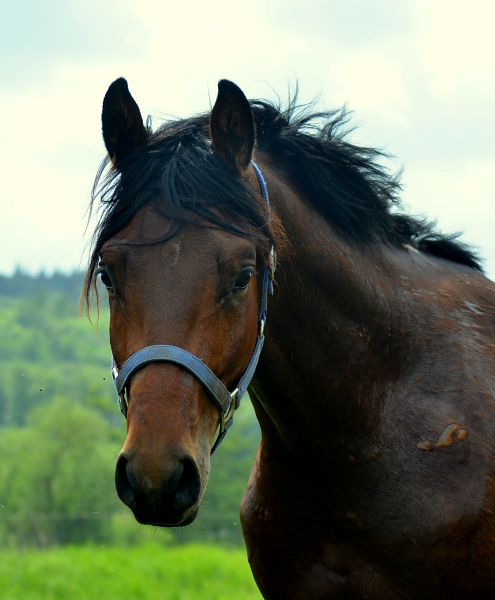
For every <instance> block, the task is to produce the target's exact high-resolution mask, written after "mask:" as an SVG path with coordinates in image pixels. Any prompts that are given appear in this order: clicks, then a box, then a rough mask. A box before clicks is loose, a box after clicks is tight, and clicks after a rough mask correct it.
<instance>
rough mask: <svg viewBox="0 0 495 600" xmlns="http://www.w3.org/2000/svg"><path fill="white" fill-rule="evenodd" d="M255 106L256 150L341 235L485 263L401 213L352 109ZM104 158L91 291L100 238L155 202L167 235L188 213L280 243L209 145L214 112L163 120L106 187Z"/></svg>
mask: <svg viewBox="0 0 495 600" xmlns="http://www.w3.org/2000/svg"><path fill="white" fill-rule="evenodd" d="M251 107H252V110H253V114H254V119H255V123H256V131H257V148H258V149H259V150H260V151H262V152H266V153H267V154H269V155H271V156H273V157H275V158H276V159H277V163H278V164H279V165H280V167H281V168H282V169H283V171H284V175H285V176H286V177H287V179H288V180H289V181H290V182H291V184H292V185H293V186H294V187H296V188H297V189H299V190H300V192H301V193H302V194H303V196H304V198H305V199H306V201H308V202H310V203H311V204H312V205H313V206H314V207H315V209H316V210H318V211H320V212H321V213H322V214H323V215H324V216H325V218H327V219H328V220H329V221H330V222H331V223H332V224H333V225H334V226H335V227H336V228H337V229H338V230H339V231H340V232H341V233H342V234H343V235H347V236H349V237H350V238H352V239H354V240H356V241H358V242H362V243H371V242H373V241H377V240H382V241H384V242H387V243H391V244H397V245H402V244H410V245H412V246H414V247H415V248H417V249H418V250H421V251H425V252H428V253H430V254H433V255H435V256H441V257H443V258H447V259H449V260H452V261H455V262H458V263H462V264H465V265H467V266H469V267H472V268H474V269H477V270H480V271H481V267H480V264H479V259H478V257H477V256H476V254H475V253H474V252H473V251H472V250H471V249H469V248H468V247H467V246H466V245H464V244H462V243H461V242H459V241H458V240H457V237H458V236H457V235H442V234H439V233H437V232H435V230H434V227H433V226H432V224H431V223H428V222H427V221H424V220H420V219H416V218H414V217H411V216H408V215H404V214H399V213H398V212H397V207H399V205H400V203H399V201H398V193H399V191H400V189H401V186H400V182H399V180H398V177H396V176H391V175H390V174H389V173H388V172H387V171H386V170H385V169H384V168H383V167H382V166H381V165H380V164H379V160H380V159H381V158H382V157H384V156H385V155H384V154H383V153H382V152H380V151H378V150H375V149H371V148H361V147H357V146H354V145H352V144H350V143H348V142H347V141H346V140H345V134H346V131H345V129H346V125H347V123H348V117H347V114H346V113H345V111H333V112H332V111H329V112H323V113H321V112H320V113H311V112H310V111H309V110H308V109H307V108H306V109H304V108H303V109H300V108H299V107H298V106H297V104H296V102H295V101H294V100H293V101H291V102H290V103H289V106H288V107H287V108H286V109H285V110H282V109H280V107H277V106H275V105H273V104H271V103H269V102H266V101H260V100H253V101H251ZM106 164H107V161H105V163H104V164H103V165H102V167H101V168H100V170H99V172H98V175H97V177H96V181H95V186H94V189H93V197H92V201H91V206H90V210H91V208H92V207H93V205H94V203H95V201H96V199H97V197H99V198H100V200H101V207H102V213H101V217H100V220H99V223H98V226H97V228H96V230H95V232H94V235H93V244H92V253H91V259H90V264H89V269H88V273H87V279H86V285H85V293H86V294H85V295H86V297H87V296H88V294H89V290H90V286H91V280H92V277H93V274H94V271H95V268H96V265H97V262H98V255H99V252H100V250H101V247H102V245H103V244H104V243H105V242H106V241H107V240H109V239H110V238H111V237H113V236H114V235H115V234H116V233H117V232H118V231H120V230H121V229H122V228H123V227H124V226H125V225H126V224H127V223H128V222H129V221H130V220H131V219H132V217H133V216H134V215H135V214H136V212H137V211H138V210H139V209H140V208H141V207H142V206H144V205H145V204H147V203H149V202H154V203H155V205H156V206H157V208H158V209H159V210H161V211H162V212H163V213H164V214H166V215H167V216H169V217H170V218H171V220H172V225H171V228H170V230H169V231H168V232H167V233H166V234H165V235H164V237H163V238H161V240H165V239H168V238H170V237H172V236H173V235H175V233H176V232H177V230H178V229H179V228H180V226H181V224H182V223H184V222H185V221H190V220H191V219H195V218H204V219H206V220H208V221H210V222H211V223H212V224H213V225H216V226H220V227H222V228H225V229H227V230H229V231H232V232H234V233H237V234H240V235H248V236H251V235H253V236H257V237H261V238H262V239H264V240H265V242H266V244H265V246H266V248H269V246H270V245H271V244H272V243H273V242H274V240H273V234H272V232H271V231H270V229H269V227H268V226H267V220H266V216H267V215H266V211H265V210H263V209H264V207H263V206H260V204H259V202H258V201H257V196H256V195H255V194H254V193H253V192H252V191H251V190H249V189H248V187H247V186H246V185H245V184H244V182H243V181H242V180H241V179H240V178H239V177H237V175H236V174H235V173H234V172H233V171H232V170H231V169H229V168H228V167H227V166H226V165H225V164H224V163H223V162H222V160H221V159H220V158H219V157H218V156H217V155H216V153H215V152H214V151H213V150H212V148H211V145H210V140H209V114H203V115H198V116H195V117H191V118H189V119H183V120H177V121H170V122H167V123H165V124H164V125H162V126H161V127H160V128H159V129H158V130H157V131H156V132H155V133H153V134H150V136H149V138H148V139H147V140H146V142H145V143H144V144H143V145H142V146H141V148H139V149H138V150H137V151H136V152H134V153H133V154H132V155H131V156H129V157H128V158H127V159H125V160H124V161H123V162H122V164H120V165H119V171H116V170H111V171H110V173H109V175H108V176H107V178H106V179H105V180H104V182H103V184H102V185H101V188H99V183H100V179H101V176H102V173H103V171H104V168H105V166H106ZM164 199H166V201H165V202H164Z"/></svg>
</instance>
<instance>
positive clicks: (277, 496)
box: [241, 158, 495, 599]
mask: <svg viewBox="0 0 495 600" xmlns="http://www.w3.org/2000/svg"><path fill="white" fill-rule="evenodd" d="M258 160H259V158H258ZM259 162H260V164H261V165H263V162H262V161H259ZM262 168H263V172H264V173H265V178H266V179H267V182H268V187H269V189H270V190H271V198H272V200H271V202H272V206H273V210H274V211H277V209H278V207H279V202H280V203H282V204H283V209H282V210H283V223H284V227H285V228H286V230H287V231H292V230H293V229H294V228H296V229H297V231H298V238H297V239H294V240H290V242H292V243H291V247H292V248H293V256H292V257H291V261H290V262H289V263H287V268H284V267H283V266H282V267H281V270H283V272H282V273H279V274H278V277H277V281H278V286H279V289H278V290H277V293H276V295H275V297H274V298H273V299H272V300H271V303H270V334H269V336H268V337H267V342H266V346H265V348H264V351H263V356H262V359H261V360H260V364H259V366H258V370H257V373H256V376H255V379H254V381H253V383H252V386H251V397H252V400H253V403H254V406H255V409H256V412H257V415H258V419H259V422H260V425H261V428H262V434H263V437H262V444H261V447H260V450H259V454H258V458H257V461H256V464H255V466H254V469H253V472H252V475H251V479H250V482H249V485H248V489H247V492H246V495H245V497H244V499H243V503H242V507H241V515H242V522H243V531H244V535H245V539H246V543H247V547H248V555H249V560H250V563H251V565H252V568H253V573H254V575H255V577H256V579H257V581H258V583H259V585H260V588H261V589H262V590H263V592H264V594H265V597H266V598H273V599H279V598H280V599H282V598H301V599H302V598H311V597H314V598H365V597H368V598H403V597H404V598H441V597H449V598H468V597H473V598H481V597H482V596H483V594H486V597H489V596H491V595H492V593H493V590H494V589H495V569H494V567H495V554H494V543H495V539H494V522H493V515H492V514H491V510H490V508H491V507H492V506H493V502H494V500H495V498H494V489H493V486H492V485H491V481H492V479H491V478H492V477H493V472H494V470H493V468H494V465H493V452H492V449H493V444H494V429H493V423H494V418H495V414H494V403H493V381H494V380H493V376H494V363H493V357H494V354H493V353H494V345H493V334H494V332H495V317H494V316H495V310H494V309H495V306H494V291H495V289H494V286H493V284H492V283H491V282H489V281H488V280H486V279H485V278H483V277H482V276H480V275H479V274H477V273H475V272H473V270H472V269H468V268H466V267H464V266H461V265H455V264H452V263H451V262H447V261H445V260H442V259H437V258H434V257H428V256H425V255H424V254H420V253H418V252H417V251H416V250H414V249H412V248H409V249H408V248H404V249H403V250H402V251H401V252H397V251H391V250H390V248H388V247H386V246H383V245H380V244H379V245H377V246H375V247H369V248H367V249H366V251H365V252H364V254H363V250H362V248H355V247H354V248H353V247H352V245H350V244H345V242H344V241H343V240H342V239H339V237H338V235H337V234H336V233H335V232H334V231H332V229H331V227H330V226H329V224H328V223H325V222H324V220H323V219H320V220H319V222H318V223H315V222H314V220H315V218H316V217H315V216H314V214H312V215H306V216H304V213H308V212H309V209H308V208H307V207H305V206H304V204H302V203H301V202H300V201H299V204H298V203H297V200H296V201H295V202H294V204H293V205H292V206H293V207H294V208H293V211H292V213H290V211H288V210H287V207H288V206H291V203H290V202H288V199H290V191H288V190H283V191H281V192H282V193H281V196H280V198H279V197H278V195H277V193H276V192H275V190H277V188H278V187H279V186H277V183H276V180H272V179H271V178H270V177H269V173H270V170H269V167H268V166H267V165H263V166H262ZM295 198H297V196H296V197H295ZM305 224H306V227H305V226H304V225H305ZM302 231H305V232H306V234H305V235H304V236H303V235H301V232H302ZM322 231H326V235H322V233H321V232H322ZM316 232H318V234H316ZM274 424H275V425H274ZM307 432H311V434H310V435H307ZM467 549H468V550H467ZM466 550H467V552H466ZM480 573H482V574H483V575H482V576H481V578H480Z"/></svg>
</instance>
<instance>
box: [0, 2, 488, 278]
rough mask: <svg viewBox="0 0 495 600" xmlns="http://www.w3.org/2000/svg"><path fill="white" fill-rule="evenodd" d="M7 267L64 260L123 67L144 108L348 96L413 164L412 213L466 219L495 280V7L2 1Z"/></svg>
mask: <svg viewBox="0 0 495 600" xmlns="http://www.w3.org/2000/svg"><path fill="white" fill-rule="evenodd" d="M0 7H1V14H2V18H1V20H0V115H1V117H0V175H1V182H2V189H1V197H0V202H1V220H0V227H1V229H0V273H6V274H9V273H11V272H12V271H13V270H14V269H15V268H16V267H17V266H20V267H22V268H24V269H25V270H27V271H29V272H32V273H36V272H38V271H39V270H40V269H44V270H45V271H47V272H48V273H50V272H52V271H53V270H55V269H59V270H62V271H70V270H72V269H74V268H79V267H83V266H84V259H83V260H82V261H81V257H82V255H83V250H84V247H85V244H86V243H87V241H88V236H86V237H85V236H84V229H85V211H86V207H87V205H88V201H89V194H90V190H91V186H92V182H93V178H94V175H95V173H96V169H97V167H98V165H99V163H100V162H101V159H102V158H103V156H104V152H105V151H104V146H103V142H102V141H101V129H100V114H101V103H102V100H103V95H104V93H105V91H106V89H107V87H108V85H109V84H110V83H111V82H112V81H113V80H114V79H116V78H117V77H120V76H123V77H126V79H127V80H128V82H129V86H130V89H131V92H132V94H133V95H134V97H135V98H136V100H137V101H138V103H139V105H140V107H141V110H142V113H143V115H144V116H145V117H146V115H148V114H152V116H153V118H154V126H155V127H156V126H157V125H158V124H159V123H160V118H161V116H164V115H176V116H188V115H190V114H192V113H193V112H200V111H205V110H208V108H209V106H210V102H213V101H214V99H215V96H216V84H217V81H218V80H219V79H222V78H228V79H231V80H232V81H234V82H236V83H237V84H238V85H239V86H240V87H241V88H242V89H243V90H244V92H245V93H246V95H247V96H248V97H249V98H259V97H264V98H270V99H274V98H276V95H277V94H278V95H279V96H280V98H282V99H284V98H285V97H286V96H287V88H288V85H289V84H293V83H294V82H295V81H296V80H298V81H299V88H300V98H301V100H302V101H309V100H311V99H313V98H315V97H316V96H318V97H319V98H320V100H319V107H321V108H337V107H340V106H342V105H343V104H346V105H347V106H348V108H349V109H351V110H353V111H354V123H355V124H357V125H359V129H358V130H357V131H356V132H355V133H354V134H353V137H352V141H354V142H355V143H360V144H365V145H369V146H374V147H379V148H382V149H385V150H386V151H387V152H389V153H391V154H394V155H395V156H396V159H395V160H394V161H392V162H391V163H390V167H391V169H392V170H397V169H400V168H404V174H403V183H404V193H403V200H404V203H405V204H406V206H407V207H408V210H409V212H413V213H415V214H424V215H427V216H428V217H430V218H431V219H437V220H438V223H439V227H440V228H441V229H442V230H444V231H448V232H451V231H459V230H461V231H464V236H463V239H464V240H465V241H467V242H470V243H472V244H474V245H476V246H478V247H479V249H480V252H481V254H482V255H483V256H484V257H485V259H486V260H485V266H486V269H487V272H488V274H489V275H490V276H491V277H492V278H493V277H495V236H494V234H493V231H492V229H493V216H494V214H495V211H494V200H495V169H494V166H495V36H494V35H493V23H494V22H495V4H494V3H493V2H491V1H489V0H472V1H471V2H469V3H466V2H462V3H461V2H458V1H453V0H450V1H448V2H447V1H444V0H401V1H400V2H398V0H347V1H346V2H342V1H341V0H338V1H337V0H306V1H305V2H302V3H301V2H294V1H293V0H284V1H283V2H282V1H281V0H265V1H264V2H263V1H262V0H251V2H249V3H246V2H243V3H239V4H238V5H237V3H235V2H233V1H232V0H228V1H226V0H225V1H224V0H210V1H208V2H205V1H204V0H203V1H201V2H200V1H196V0H193V1H187V0H185V1H184V0H183V1H181V2H175V3H174V4H173V5H172V4H171V3H168V2H156V1H155V0H139V2H137V1H136V0H121V1H118V2H117V1H116V0H106V1H105V2H100V1H96V0H84V2H83V1H82V0H18V1H17V2H15V3H14V2H8V1H7V0H0Z"/></svg>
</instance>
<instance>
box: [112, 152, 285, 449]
mask: <svg viewBox="0 0 495 600" xmlns="http://www.w3.org/2000/svg"><path fill="white" fill-rule="evenodd" d="M251 164H252V166H253V169H254V172H255V173H256V175H257V177H258V182H259V185H260V189H261V194H262V196H263V198H264V199H265V201H266V203H267V205H268V209H269V208H270V202H269V198H268V190H267V187H266V183H265V180H264V178H263V175H262V174H261V171H260V170H259V168H258V166H257V165H256V164H255V163H254V162H252V163H251ZM275 267H276V256H275V249H274V248H273V246H272V248H271V250H270V255H269V261H268V264H267V265H265V270H264V273H263V286H262V292H261V307H260V312H259V317H258V339H257V340H256V346H255V347H254V351H253V355H252V356H251V360H250V361H249V364H248V366H247V368H246V370H245V372H244V375H243V376H242V377H241V379H240V380H239V383H238V384H237V387H236V389H235V390H234V391H233V392H229V390H228V389H227V388H226V387H225V385H224V384H223V383H222V382H221V381H220V379H218V377H217V376H216V375H215V373H213V371H212V370H211V369H210V368H209V367H207V366H206V365H205V364H204V362H203V361H202V360H201V359H200V358H198V357H197V356H194V355H193V354H191V353H190V352H187V351H186V350H183V349H182V348H179V347H178V346H169V345H161V344H160V345H156V346H147V347H146V348H143V349H142V350H139V351H138V352H136V353H135V354H132V355H131V356H130V357H129V358H128V359H127V360H126V361H125V363H124V364H123V365H122V368H121V369H120V370H119V369H118V368H117V365H116V364H115V359H114V357H113V356H112V377H113V382H114V384H115V387H116V388H117V394H118V402H119V407H120V412H121V413H122V414H123V415H124V417H125V416H126V415H127V400H126V397H125V394H126V388H127V386H128V383H129V380H130V378H131V377H132V375H133V374H134V373H135V372H136V371H137V370H138V369H140V368H141V367H143V366H144V365H147V364H148V363H151V362H156V361H166V362H172V363H175V364H177V365H181V366H182V367H184V368H185V369H186V370H188V371H189V372H190V373H192V374H193V375H194V376H195V377H196V378H197V379H199V380H200V381H201V383H202V384H203V385H204V387H205V388H206V390H207V391H208V393H209V395H210V398H211V399H212V400H213V402H214V404H215V405H216V406H217V407H218V409H219V411H220V430H219V432H218V437H217V439H216V440H215V443H214V444H213V448H212V449H211V454H213V453H214V452H215V450H216V449H217V448H218V446H220V444H221V443H222V441H223V439H224V437H225V436H226V435H227V431H228V430H229V429H230V427H231V425H232V423H233V421H234V413H235V411H236V410H237V409H238V408H239V405H240V403H241V399H242V396H243V395H244V393H245V392H246V390H247V388H248V386H249V384H250V383H251V379H252V377H253V375H254V372H255V370H256V366H257V364H258V359H259V357H260V354H261V350H262V349H263V344H264V342H265V337H264V330H265V323H266V313H267V304H268V294H273V276H274V273H275Z"/></svg>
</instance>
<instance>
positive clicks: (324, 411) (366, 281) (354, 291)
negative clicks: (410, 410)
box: [252, 165, 410, 452]
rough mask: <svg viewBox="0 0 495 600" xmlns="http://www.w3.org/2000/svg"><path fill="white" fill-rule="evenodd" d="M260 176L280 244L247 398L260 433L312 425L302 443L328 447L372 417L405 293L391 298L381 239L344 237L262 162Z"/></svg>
mask: <svg viewBox="0 0 495 600" xmlns="http://www.w3.org/2000/svg"><path fill="white" fill-rule="evenodd" d="M264 174H265V178H266V179H267V184H268V189H269V191H270V201H271V206H272V210H273V211H274V212H275V214H276V215H277V217H278V218H279V219H280V221H281V223H282V225H283V228H284V230H285V232H286V235H287V238H288V240H287V241H288V250H287V252H286V254H285V256H282V257H281V259H280V263H279V267H278V271H277V276H276V282H277V286H276V291H275V294H274V296H272V297H271V298H270V299H269V307H268V323H267V327H266V343H265V348H264V350H263V353H262V358H261V361H260V364H259V367H258V371H257V374H256V378H255V380H254V382H253V385H252V395H253V396H254V404H255V408H256V410H257V413H258V418H259V420H260V424H261V427H262V431H263V434H264V437H265V438H266V437H270V436H271V437H273V435H276V436H278V437H279V438H281V439H282V440H283V441H284V443H287V444H288V445H289V447H300V445H301V442H300V434H301V431H306V432H312V434H313V435H312V436H310V438H311V439H309V440H308V442H309V444H308V450H309V451H310V452H311V451H317V452H321V451H323V449H324V451H325V452H329V451H331V449H332V447H335V448H337V447H339V446H340V445H341V444H343V443H345V440H347V439H349V438H351V437H352V438H355V437H356V436H358V437H362V436H366V435H367V432H369V430H370V429H373V427H374V426H375V425H376V423H377V419H378V417H379V412H380V411H379V410H378V406H379V405H380V400H381V398H382V397H383V395H384V394H385V393H386V386H387V385H388V382H390V381H391V380H392V381H393V380H394V379H397V378H399V376H400V373H399V372H398V369H399V367H398V365H404V363H405V358H404V357H405V356H406V355H407V353H408V351H409V349H408V347H407V344H405V343H404V335H403V334H404V331H405V330H406V329H408V328H409V327H408V321H409V320H410V314H409V313H408V310H407V301H406V302H404V300H403V299H401V302H398V301H397V300H398V299H397V294H398V292H397V291H396V290H397V286H395V287H394V285H393V281H394V280H395V279H397V277H398V275H397V274H396V273H395V271H396V266H395V265H394V264H393V261H390V260H389V255H390V250H389V249H387V248H386V246H385V245H383V244H375V245H360V244H356V243H350V242H346V241H345V240H344V239H342V237H341V236H339V235H338V234H337V233H336V231H335V230H334V229H333V228H332V227H331V225H330V224H329V223H328V222H327V221H326V220H325V219H324V218H323V217H322V216H321V215H320V214H319V213H318V212H317V211H315V210H314V209H313V208H311V207H310V205H309V204H307V203H305V202H303V201H302V199H301V198H300V197H299V195H298V194H297V193H296V192H295V191H294V190H293V189H292V188H291V187H290V186H289V185H288V184H287V183H286V182H284V181H283V180H282V179H281V178H280V177H279V176H277V174H276V172H275V171H274V170H272V169H271V168H270V167H269V166H268V165H267V166H266V167H265V169H264ZM370 373H372V374H373V375H372V376H370ZM275 432H276V434H275ZM319 445H320V446H321V447H319Z"/></svg>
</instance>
